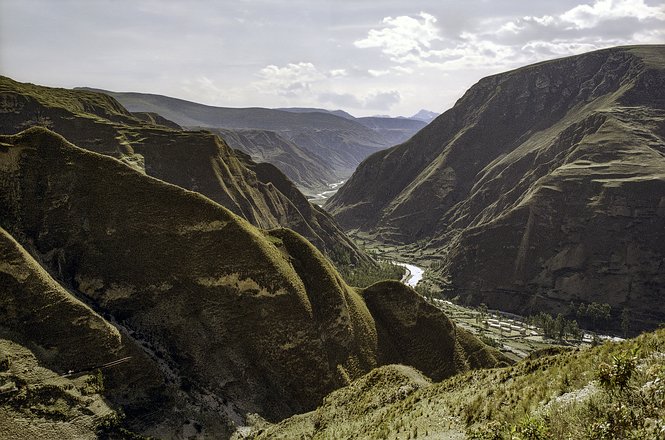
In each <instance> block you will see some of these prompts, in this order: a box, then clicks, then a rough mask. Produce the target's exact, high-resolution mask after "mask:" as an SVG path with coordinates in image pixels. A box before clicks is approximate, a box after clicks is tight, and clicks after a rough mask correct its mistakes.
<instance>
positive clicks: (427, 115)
mask: <svg viewBox="0 0 665 440" xmlns="http://www.w3.org/2000/svg"><path fill="white" fill-rule="evenodd" d="M439 114H440V113H436V112H433V111H430V110H425V109H421V110H420V111H419V112H418V113H416V114H415V115H413V116H411V119H418V120H419V121H424V122H428V123H429V122H432V121H433V120H434V119H435V118H436V117H437V116H439Z"/></svg>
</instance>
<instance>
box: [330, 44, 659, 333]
mask: <svg viewBox="0 0 665 440" xmlns="http://www.w3.org/2000/svg"><path fill="white" fill-rule="evenodd" d="M663 60H665V46H636V47H624V48H613V49H606V50H601V51H597V52H591V53H588V54H583V55H579V56H574V57H569V58H563V59H559V60H554V61H549V62H544V63H540V64H536V65H533V66H528V67H525V68H522V69H518V70H514V71H511V72H507V73H502V74H499V75H494V76H490V77H487V78H484V79H482V80H481V81H479V82H478V83H477V84H476V85H475V86H473V87H472V88H471V89H469V90H468V91H467V92H466V93H465V94H464V96H463V97H462V98H461V99H460V100H459V101H458V102H457V103H456V104H455V106H454V107H453V108H452V109H450V110H448V111H447V112H446V113H444V114H443V115H441V116H440V117H438V118H437V119H436V120H435V121H433V122H432V123H431V124H429V125H428V126H427V127H426V128H424V129H423V130H422V131H420V132H419V133H418V134H416V135H415V136H414V137H413V138H412V139H411V140H410V141H408V142H406V143H404V144H403V145H399V146H397V147H394V148H391V149H389V150H385V151H381V152H379V153H376V154H374V155H372V156H371V157H369V158H368V159H367V160H365V161H364V162H363V163H362V164H361V165H360V166H359V167H358V169H357V170H356V172H355V173H354V175H353V177H352V178H351V179H350V180H349V181H348V183H346V184H345V185H344V186H343V187H342V188H341V189H340V190H339V191H338V192H337V194H336V195H335V196H334V197H333V198H331V199H330V201H329V202H328V203H327V204H326V208H327V209H328V210H329V211H330V212H332V213H333V214H334V216H335V218H336V219H337V220H338V221H339V222H340V224H342V225H343V226H344V227H345V228H348V229H351V228H359V229H361V230H363V231H367V232H371V233H376V234H377V235H378V236H379V237H380V238H382V239H384V240H393V241H397V242H401V243H413V242H416V241H420V240H424V241H426V242H428V244H427V246H426V250H425V252H426V253H428V254H429V255H431V256H432V258H433V259H434V260H436V261H435V264H434V268H435V270H436V271H437V272H438V275H439V277H440V279H447V280H449V281H450V283H451V284H450V285H449V286H448V287H449V288H450V289H451V291H453V292H455V294H460V295H462V297H463V298H465V299H466V300H467V301H469V302H471V303H476V304H477V303H480V302H485V303H486V304H488V305H489V306H490V307H494V308H498V309H502V310H506V311H513V312H517V313H521V314H529V313H531V312H532V311H536V310H546V311H549V312H551V313H553V314H556V313H558V312H563V313H566V312H567V311H568V310H569V309H568V307H569V304H570V303H571V302H572V303H573V304H574V305H575V306H577V305H579V304H580V303H582V304H588V303H591V302H599V303H609V304H610V305H611V307H612V311H613V312H612V313H613V320H612V322H613V323H614V328H615V329H618V328H619V323H620V321H621V320H620V319H619V315H621V314H622V313H624V311H625V315H626V316H628V317H629V319H630V320H631V321H632V322H633V328H634V329H635V330H639V329H645V328H654V327H656V326H657V325H658V323H660V322H663V320H665V306H664V305H663V304H664V303H663V301H662V298H663V297H664V296H665V278H664V274H665V272H664V271H663V270H662V265H663V260H664V258H665V245H664V243H665V210H664V209H665V208H664V206H665V198H664V197H663V194H665V157H664V156H665V131H664V130H665V129H664V127H665V95H664V92H663V91H664V90H665V87H664V85H665V61H663Z"/></svg>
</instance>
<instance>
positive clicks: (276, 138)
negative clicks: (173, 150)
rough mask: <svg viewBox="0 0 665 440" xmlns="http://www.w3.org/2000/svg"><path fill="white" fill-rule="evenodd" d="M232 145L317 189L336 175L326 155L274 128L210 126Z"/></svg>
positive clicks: (308, 186) (304, 184) (297, 180)
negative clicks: (289, 138) (295, 142)
mask: <svg viewBox="0 0 665 440" xmlns="http://www.w3.org/2000/svg"><path fill="white" fill-rule="evenodd" d="M210 131H212V132H213V133H216V134H218V135H219V136H220V137H221V138H222V139H224V141H225V142H226V143H227V144H228V146H229V147H231V148H233V149H236V150H240V151H242V152H243V153H246V154H249V155H250V156H251V157H252V160H255V161H257V162H268V163H270V164H272V165H274V166H276V167H277V168H279V169H280V170H281V171H282V172H283V173H284V174H286V176H287V177H288V178H289V179H290V180H291V181H292V182H294V183H295V184H296V185H298V186H299V187H301V188H303V189H306V190H310V191H315V190H317V189H319V190H320V189H321V188H327V184H328V183H330V182H334V181H335V180H336V179H337V176H336V175H335V174H334V173H333V172H332V171H331V170H330V169H328V168H326V167H325V166H323V165H322V163H323V162H324V161H323V159H321V158H320V157H318V156H317V155H316V154H314V153H312V152H310V151H308V150H304V149H302V148H300V147H298V146H297V145H296V144H294V143H293V142H291V141H289V140H286V139H285V138H284V137H282V136H280V135H279V134H277V133H276V132H274V131H268V130H248V129H236V130H231V129H224V128H211V129H210Z"/></svg>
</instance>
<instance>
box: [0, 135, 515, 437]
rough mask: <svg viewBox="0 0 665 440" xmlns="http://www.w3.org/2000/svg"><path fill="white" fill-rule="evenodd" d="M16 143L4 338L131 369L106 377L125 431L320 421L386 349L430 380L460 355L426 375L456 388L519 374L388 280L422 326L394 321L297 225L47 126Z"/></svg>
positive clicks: (161, 433) (4, 150)
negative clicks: (273, 224) (263, 221)
mask: <svg viewBox="0 0 665 440" xmlns="http://www.w3.org/2000/svg"><path fill="white" fill-rule="evenodd" d="M0 146H1V147H0V227H2V228H4V231H6V233H4V234H3V237H4V239H3V240H4V241H3V243H5V244H4V246H6V248H7V252H3V255H7V257H5V258H4V259H3V265H2V266H0V268H1V269H2V272H0V276H1V278H0V279H2V281H3V287H4V286H6V287H5V288H6V289H7V288H8V289H10V290H8V292H10V296H5V297H3V301H4V304H2V307H0V336H3V337H8V338H9V339H11V340H14V341H18V342H19V343H20V344H21V345H23V346H24V347H28V348H29V349H30V350H32V351H33V353H34V354H35V356H36V358H37V360H38V362H39V364H40V366H45V367H47V368H50V369H54V370H56V371H61V372H66V371H68V370H70V369H73V370H78V368H72V366H79V365H81V366H85V367H89V368H90V367H94V366H95V365H98V364H99V363H103V362H106V361H108V360H114V359H117V358H121V357H126V356H130V357H131V361H130V362H127V363H123V364H121V365H118V366H116V367H114V368H113V369H110V370H108V373H107V372H106V371H104V373H103V375H104V377H105V380H106V378H107V377H108V383H109V386H108V387H107V388H105V389H104V391H103V394H104V396H105V397H106V398H108V399H109V402H110V403H111V404H112V405H113V408H114V410H115V411H117V412H118V413H120V412H122V413H123V414H124V415H125V418H124V421H121V425H120V427H121V428H122V429H129V430H131V431H135V432H139V433H142V434H146V435H154V436H157V437H168V438H172V437H175V433H176V432H181V431H182V430H183V429H185V427H186V426H191V425H193V423H196V424H197V425H198V426H199V427H200V429H201V430H203V432H206V433H208V435H210V436H212V437H215V438H216V437H222V438H224V437H227V436H228V435H230V432H231V431H232V430H233V429H235V427H237V426H239V425H242V424H243V423H245V420H246V418H247V415H248V414H250V413H257V414H259V415H260V416H261V417H263V418H265V419H267V420H272V421H278V420H281V419H283V418H284V417H288V416H290V415H292V414H294V413H297V412H303V411H308V410H311V409H313V408H315V407H316V405H318V404H320V402H321V399H322V398H323V396H325V395H326V394H327V393H329V392H331V391H333V390H335V389H337V388H339V387H342V386H344V385H347V384H348V383H349V381H350V380H353V379H355V378H358V377H360V376H361V375H363V374H365V373H367V372H369V371H370V370H372V369H373V368H375V367H377V366H380V365H381V364H382V362H384V359H387V357H386V355H385V354H384V353H388V352H387V351H386V349H385V347H392V348H391V350H390V352H389V355H390V356H391V357H394V356H399V357H401V358H402V359H403V360H404V362H407V363H411V364H415V365H420V366H421V368H424V367H422V366H427V365H431V364H428V363H427V360H426V359H425V358H426V357H427V356H429V353H433V352H437V350H440V349H439V347H456V348H455V354H456V358H455V360H454V361H453V359H450V358H446V357H442V358H441V359H442V362H444V365H440V364H437V365H432V369H431V371H430V370H429V369H428V368H424V369H425V373H426V374H437V375H441V376H442V377H447V376H449V375H451V374H454V373H456V372H460V371H467V370H468V369H469V368H477V367H490V366H494V365H498V364H499V363H502V362H504V359H503V357H502V356H501V355H500V354H499V353H498V352H496V351H494V350H493V349H490V348H489V347H486V346H484V345H482V343H480V342H479V341H475V343H474V344H472V345H468V341H467V339H468V338H467V337H460V336H458V334H457V333H456V332H455V330H454V329H455V328H454V326H453V325H452V324H451V323H450V321H449V320H448V318H447V317H446V316H445V315H443V314H441V313H438V314H437V313H434V312H433V311H432V307H431V306H429V305H428V304H427V303H426V302H425V300H424V299H423V298H421V297H420V296H418V295H416V294H415V293H414V292H413V291H412V290H410V289H409V288H407V287H405V286H403V285H401V284H391V283H388V285H387V286H389V291H390V292H391V293H390V295H391V298H392V299H391V301H393V302H394V303H395V304H396V305H397V306H398V307H401V308H402V309H404V310H411V312H410V313H411V316H412V317H413V318H414V319H415V321H413V322H411V321H402V320H399V319H396V320H394V321H393V319H395V318H394V317H392V316H390V315H389V314H386V313H384V312H381V311H380V307H379V308H376V307H375V306H372V305H368V304H366V302H365V301H366V300H365V299H364V295H365V293H363V292H362V291H358V290H356V289H354V288H351V287H349V286H347V285H346V283H345V282H344V281H343V280H342V279H341V277H340V276H339V274H338V273H337V271H336V270H335V268H334V267H333V266H332V264H331V263H330V262H329V261H328V260H327V259H326V258H325V257H324V256H323V255H322V254H321V253H320V252H319V251H317V250H316V248H315V247H314V246H313V245H312V244H310V243H309V242H308V241H307V240H305V239H304V238H303V237H301V236H300V235H298V234H297V233H295V232H293V231H291V230H289V229H275V230H271V231H262V230H259V229H257V228H255V227H254V226H252V225H250V224H249V223H248V222H246V221H245V220H243V219H242V218H240V217H238V216H237V215H235V214H233V213H232V212H230V211H229V210H227V209H225V208H224V207H222V206H221V205H218V204H217V203H215V202H213V201H212V200H210V199H208V198H206V197H204V196H202V195H200V194H198V193H195V192H192V191H188V190H185V189H182V188H180V187H178V186H175V185H171V184H168V183H165V182H163V181H160V180H158V179H155V178H152V177H150V176H146V175H145V174H143V173H141V172H139V171H137V170H135V169H133V168H131V167H129V166H127V165H126V164H124V163H122V162H121V161H119V160H117V159H114V158H111V157H108V156H105V155H101V154H97V153H94V152H90V151H86V150H83V149H81V148H78V147H76V146H74V145H72V144H70V143H68V142H67V141H66V140H65V139H64V138H62V137H61V136H59V135H57V134H55V133H53V132H51V131H49V130H47V129H44V128H39V127H34V128H31V129H29V130H26V131H24V132H21V133H19V134H17V135H12V136H1V137H0ZM31 280H34V283H38V284H35V285H34V286H33V285H32V284H30V283H31V282H33V281H31ZM44 285H48V286H50V287H49V288H48V289H47V290H44V289H43V287H40V286H44ZM377 286H378V287H377ZM380 286H381V284H379V285H375V286H374V287H372V288H370V289H368V290H367V292H370V291H376V289H377V288H378V289H381V287H380ZM367 294H369V293H367ZM26 295H31V297H30V300H29V301H25V300H24V301H21V300H20V299H21V298H27V296H26ZM49 307H57V308H52V312H51V313H45V311H47V310H49ZM375 309H376V311H374V310H375ZM37 310H39V311H40V313H35V312H36V311H37ZM93 310H94V311H93ZM375 315H376V316H375ZM421 317H422V318H421ZM379 319H380V320H381V326H382V327H386V328H391V330H392V331H394V333H390V332H388V333H386V332H384V331H382V330H380V329H379V328H378V327H379V325H378V320H379ZM33 321H34V322H33ZM423 326H435V327H437V328H440V329H444V331H441V332H438V333H437V334H431V335H430V336H429V338H428V339H426V340H422V341H416V340H414V341H413V343H417V344H418V347H419V350H418V351H406V350H407V349H408V348H409V345H408V338H406V339H405V338H404V336H401V335H402V334H407V332H413V334H414V335H417V334H419V333H423V332H425V328H423ZM400 328H402V329H403V331H400ZM421 328H422V329H421ZM428 328H429V327H428ZM419 329H421V330H419ZM396 335H400V337H399V339H397V338H396ZM392 339H395V340H394V341H392ZM479 352H481V353H483V354H482V355H481V356H479V355H478V353H479ZM91 353H92V354H91ZM96 356H99V357H98V358H97V357H96ZM475 359H482V361H481V362H476V361H475ZM434 368H436V371H435V370H434ZM437 371H442V373H437ZM6 405H10V406H11V402H9V403H6ZM67 420H70V421H72V420H71V419H69V418H68V419H67ZM93 425H94V424H93Z"/></svg>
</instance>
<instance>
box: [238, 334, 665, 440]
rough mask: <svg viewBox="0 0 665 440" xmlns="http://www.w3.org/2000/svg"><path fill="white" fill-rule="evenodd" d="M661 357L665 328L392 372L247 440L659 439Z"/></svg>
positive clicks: (663, 422)
mask: <svg viewBox="0 0 665 440" xmlns="http://www.w3.org/2000/svg"><path fill="white" fill-rule="evenodd" d="M663 356H665V334H664V332H663V330H659V331H658V332H656V333H651V334H645V335H642V336H640V337H639V338H637V339H635V340H630V341H626V342H622V343H609V342H608V343H606V344H604V345H602V346H600V347H596V348H593V349H586V350H572V351H568V352H566V351H564V352H560V353H556V352H555V351H553V352H543V353H539V354H537V355H535V356H532V357H530V358H529V359H526V360H524V361H522V362H520V363H518V364H516V365H514V366H512V367H508V368H503V369H493V370H476V371H472V372H469V373H465V374H461V375H457V376H455V377H453V378H450V379H447V380H444V381H442V382H439V383H436V382H435V383H433V382H431V381H430V380H429V379H428V378H427V377H425V376H423V375H422V374H421V373H420V372H418V371H417V370H415V369H413V368H411V367H406V366H403V365H388V366H384V367H380V368H377V369H375V370H373V371H372V372H371V373H369V374H367V375H365V376H363V377H361V378H360V379H358V380H356V381H354V382H352V383H351V384H350V385H349V386H348V387H345V388H342V389H340V390H337V391H335V392H333V393H331V394H329V395H328V396H326V398H325V399H324V400H323V404H322V405H321V406H320V407H319V408H317V409H316V410H315V411H312V412H309V413H305V414H299V415H296V416H293V417H290V418H288V419H286V420H284V421H282V422H281V423H279V424H269V423H265V422H262V421H260V420H255V421H254V424H253V427H252V429H251V431H249V432H247V433H245V436H244V438H254V439H280V440H287V439H294V438H308V439H316V440H318V439H326V440H336V439H348V438H355V439H386V440H396V439H432V440H434V439H454V440H457V439H459V440H462V439H495V440H515V439H520V440H522V439H524V440H527V439H545V440H547V439H565V438H574V439H581V440H592V439H608V440H609V439H619V438H634V439H660V438H662V437H663V433H664V432H665V369H664V368H663V363H662V359H663ZM237 438H242V436H240V435H238V436H237Z"/></svg>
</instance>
